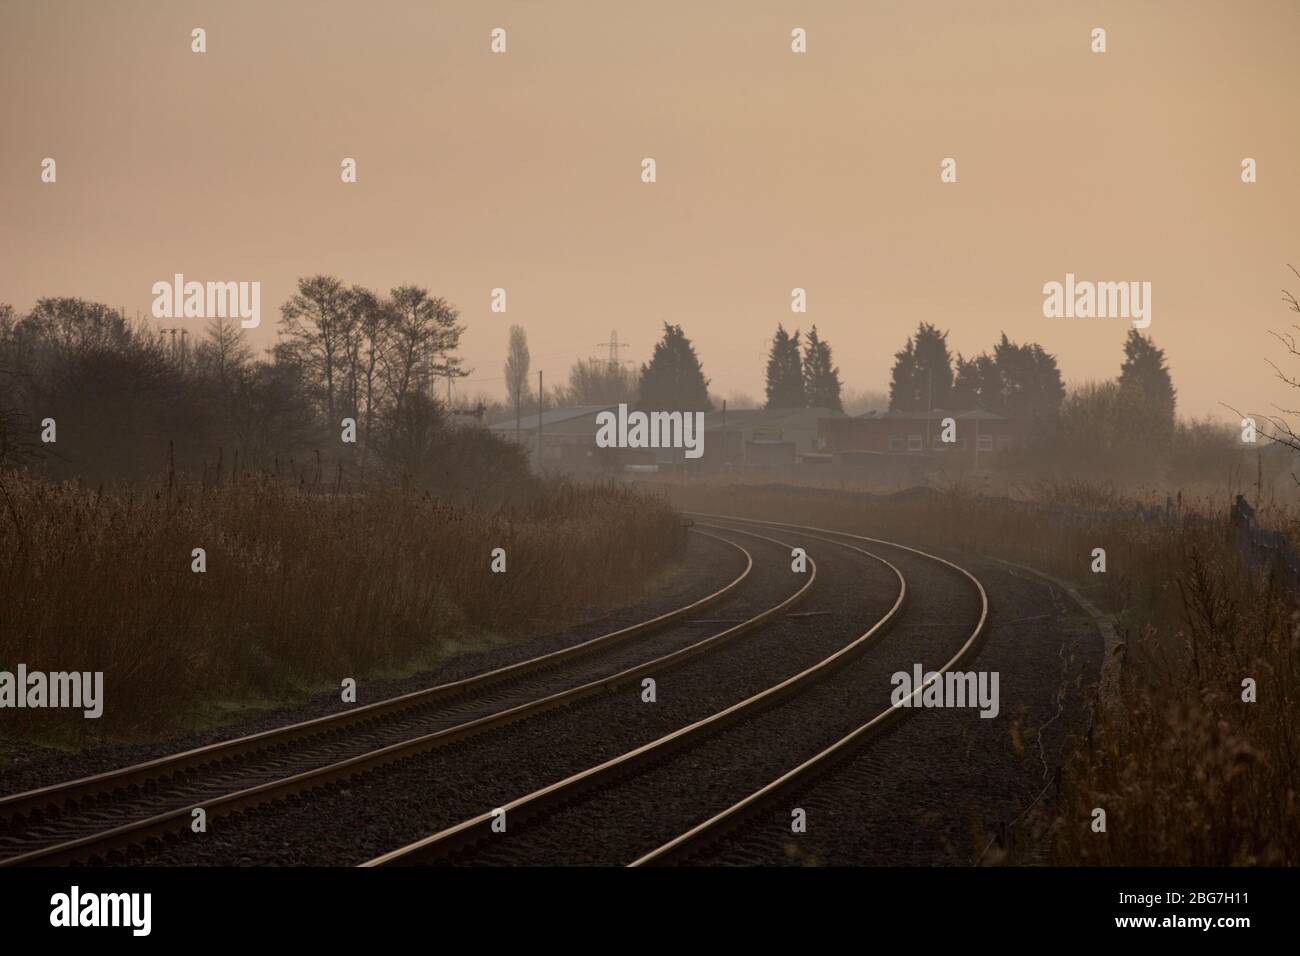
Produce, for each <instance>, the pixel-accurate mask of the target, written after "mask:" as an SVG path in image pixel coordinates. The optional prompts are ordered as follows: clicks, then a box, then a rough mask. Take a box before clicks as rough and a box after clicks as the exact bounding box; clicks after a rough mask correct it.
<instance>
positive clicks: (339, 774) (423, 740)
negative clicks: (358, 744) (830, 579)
mask: <svg viewBox="0 0 1300 956" xmlns="http://www.w3.org/2000/svg"><path fill="white" fill-rule="evenodd" d="M720 530H724V531H727V532H730V533H735V534H742V535H745V536H747V537H751V538H755V539H758V540H762V541H767V542H770V543H774V544H777V545H780V546H781V547H789V545H787V544H786V543H785V542H782V541H777V540H776V539H775V538H771V537H769V536H767V535H762V534H758V533H756V532H754V531H747V530H743V529H739V528H734V529H733V528H725V529H720ZM701 533H704V532H701ZM712 537H716V536H712ZM720 540H725V539H720ZM728 543H729V544H733V546H735V547H736V548H738V549H739V550H741V551H742V552H743V553H744V554H745V556H746V558H747V566H746V568H745V572H744V573H743V574H742V575H741V577H740V578H738V579H737V580H736V581H733V582H732V583H731V585H728V587H727V590H729V589H730V588H732V587H734V586H735V585H737V584H738V583H739V581H740V580H743V579H744V578H745V577H747V576H748V574H749V573H750V571H751V570H752V567H753V558H752V556H751V555H750V554H749V552H748V551H746V550H745V549H744V548H741V547H740V546H739V545H735V543H734V542H728ZM816 577H817V568H816V565H815V563H814V562H813V561H812V560H811V559H810V560H809V574H808V576H807V578H808V579H807V581H806V582H804V584H803V585H802V586H801V587H800V588H799V589H798V590H797V591H795V592H794V593H793V594H792V595H790V596H789V597H787V598H785V599H784V600H783V601H781V602H780V603H779V604H777V605H775V606H773V607H770V608H767V609H766V610H764V611H761V612H759V613H758V614H756V615H754V616H752V617H750V618H748V619H746V620H745V621H742V622H740V623H739V624H736V625H733V626H732V627H729V628H727V629H725V630H723V631H720V632H718V633H716V634H712V635H710V636H709V637H706V638H704V639H702V640H700V641H697V642H695V643H693V644H690V645H688V646H686V647H684V648H680V649H679V650H677V651H674V652H672V653H669V654H665V655H663V656H661V657H657V658H655V659H653V660H650V661H646V662H643V663H641V664H637V665H634V666H632V667H629V668H625V669H624V670H622V671H619V672H617V673H615V674H612V675H609V676H606V677H601V678H597V679H596V680H592V681H588V682H586V683H583V684H580V685H578V686H576V687H571V688H567V689H565V690H562V691H558V692H556V693H553V694H549V695H547V696H545V697H541V698H537V699H535V700H532V701H528V702H525V703H522V704H518V705H515V706H513V707H508V708H506V709H504V710H501V711H497V712H495V713H491V714H487V715H485V716H483V717H478V718H474V719H472V720H468V721H465V722H464V723H460V724H457V725H455V726H453V727H448V728H444V729H442V730H438V731H435V732H432V733H429V734H423V735H421V736H418V737H414V738H412V739H410V740H405V741H400V742H398V743H394V744H389V745H387V746H384V747H380V748H377V749H375V750H372V751H368V752H367V753H364V754H359V755H356V756H354V757H350V758H347V759H345V760H341V761H336V762H334V763H331V764H327V765H325V766H322V767H317V768H314V769H312V770H308V771H303V772H299V773H296V774H291V775H289V776H286V777H283V778H281V779H279V780H274V781H269V782H267V783H263V784H259V785H257V786H254V787H248V788H245V789H241V790H236V791H232V792H230V793H226V794H222V795H220V796H218V797H214V798H211V799H209V800H205V801H201V802H198V803H191V804H188V805H186V806H183V807H177V808H175V809H173V810H169V811H165V812H163V813H159V814H155V815H153V816H150V817H147V818H144V819H141V820H135V821H131V822H129V823H125V824H122V825H120V826H117V827H113V828H110V829H108V830H104V831H101V832H98V833H94V834H90V835H87V836H84V837H79V838H76V839H73V840H68V841H63V842H60V843H55V844H51V845H50V846H47V847H42V848H39V849H35V850H30V851H27V852H24V853H19V854H16V855H14V856H10V857H6V858H4V859H0V867H7V866H32V865H37V866H53V865H58V864H62V863H70V862H75V861H78V860H86V859H92V858H94V857H96V856H98V855H102V854H105V853H107V852H110V851H112V850H115V849H120V848H123V847H129V846H139V845H143V844H145V843H147V842H148V841H150V840H154V839H159V838H163V837H166V836H169V835H174V834H177V833H181V832H184V831H185V830H187V829H188V828H189V825H190V822H191V820H192V819H193V814H194V811H195V810H203V811H204V813H205V814H206V817H207V819H208V820H209V821H210V820H212V819H214V818H218V817H221V816H224V815H228V814H230V813H234V812H237V811H239V810H243V809H247V808H251V807H256V806H259V805H262V804H266V803H271V802H276V801H279V800H283V799H285V798H286V797H289V796H292V795H295V794H298V793H302V792H306V791H310V790H314V789H317V788H319V787H321V786H325V785H328V784H330V783H334V782H337V781H339V780H345V779H348V778H350V777H353V776H356V775H357V774H359V773H363V772H368V771H370V770H373V769H375V768H377V767H380V766H382V765H384V764H387V763H391V762H393V761H396V760H403V759H407V758H409V757H411V756H414V755H416V754H419V753H423V752H426V751H428V750H432V749H435V748H437V747H440V746H444V745H447V744H450V743H454V742H459V741H462V740H465V739H467V738H469V737H470V736H473V735H475V734H478V733H481V732H483V731H485V730H489V729H494V728H499V727H504V726H507V725H509V724H511V723H514V722H516V721H519V720H523V719H527V718H531V717H534V716H537V715H538V714H541V713H544V712H546V711H549V710H552V709H555V708H557V707H561V706H567V705H570V704H573V703H576V702H577V701H579V700H581V699H583V698H585V697H588V696H591V695H593V694H596V693H599V692H602V691H609V690H612V689H614V688H616V687H618V686H620V685H622V684H625V683H627V682H628V681H631V680H635V679H636V678H638V677H641V676H642V675H644V674H649V673H652V672H655V671H659V670H661V669H664V668H667V667H671V666H676V665H677V664H680V663H682V662H684V661H685V660H688V659H690V658H692V657H694V656H696V655H698V654H702V653H705V652H707V651H710V650H712V649H714V648H715V647H717V646H719V645H721V644H722V643H723V642H725V641H727V640H730V639H731V638H734V637H737V636H739V635H741V634H744V633H747V632H749V631H751V630H753V629H754V628H756V627H759V626H761V625H762V624H764V623H766V622H767V621H768V620H770V619H771V618H773V617H775V616H776V615H778V614H780V613H782V612H783V611H785V610H786V609H788V608H789V607H791V606H793V605H794V604H796V603H798V602H799V601H801V600H802V599H803V598H804V597H805V596H806V595H807V593H808V591H809V590H810V589H811V587H812V586H813V583H814V582H815V581H816ZM713 597H714V596H713V595H710V596H709V598H713ZM709 598H706V599H704V600H705V601H707V602H708V603H712V601H711V600H709ZM702 606H704V605H702V604H701V602H700V601H697V602H695V603H694V604H691V605H688V608H689V609H690V611H698V610H700V609H701V607H702ZM679 612H681V613H679ZM684 613H686V609H679V610H678V611H675V612H670V614H671V617H672V619H673V620H676V619H677V618H679V617H681V616H683V614H684ZM667 617H669V615H662V616H660V617H659V618H655V619H653V623H655V624H656V626H658V625H662V624H664V623H667V621H665V618H667ZM650 623H652V622H645V624H643V625H635V626H634V627H635V628H642V630H641V631H638V633H644V630H645V629H646V625H648V624H650ZM631 630H633V628H627V629H624V631H620V632H615V633H616V634H619V635H621V636H624V637H626V636H629V635H628V634H627V633H626V632H627V631H631ZM610 636H611V635H605V637H610ZM603 639H604V638H597V639H596V640H603ZM591 643H592V642H587V645H578V646H590V644H591ZM567 650H569V649H566V651H567ZM561 653H563V652H561ZM548 658H549V659H554V657H553V655H544V658H539V659H538V660H540V659H548ZM525 663H526V662H525ZM511 666H512V667H514V666H517V665H511ZM505 670H507V668H501V669H499V670H497V671H490V672H488V673H487V674H484V675H480V678H483V677H487V676H489V675H496V674H500V673H501V672H503V671H505ZM476 679H477V678H467V680H471V681H473V680H476ZM463 683H464V682H457V684H463ZM443 686H454V685H443ZM438 689H439V688H432V689H431V690H438ZM417 693H426V692H417ZM398 699H400V698H398ZM372 706H375V705H372ZM331 716H337V715H331ZM318 720H319V718H318ZM307 723H308V724H310V723H315V722H314V721H310V722H307ZM293 726H294V727H298V726H302V725H293ZM255 736H257V735H255ZM140 766H145V765H140ZM128 769H135V768H128ZM91 779H93V778H91ZM74 782H75V781H74ZM38 792H40V791H33V793H38ZM18 796H25V795H24V794H20V795H18Z"/></svg>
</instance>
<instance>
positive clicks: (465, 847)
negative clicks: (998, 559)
mask: <svg viewBox="0 0 1300 956" xmlns="http://www.w3.org/2000/svg"><path fill="white" fill-rule="evenodd" d="M699 517H700V518H703V519H706V520H710V521H728V522H733V523H756V524H761V525H764V526H767V527H779V528H783V529H786V530H798V531H799V532H800V534H801V535H802V536H803V537H805V538H810V539H813V540H819V541H823V542H826V543H830V544H836V545H838V546H840V547H842V548H846V549H848V550H851V551H854V552H857V553H858V554H860V555H864V556H866V557H868V558H870V559H873V560H875V561H879V562H881V563H882V564H884V565H885V566H887V567H888V568H889V569H890V570H891V571H892V572H893V573H894V574H895V575H896V576H897V579H898V582H899V592H898V597H897V599H896V601H895V602H894V605H893V607H891V608H890V609H889V611H887V612H886V613H885V615H884V616H882V617H881V618H880V619H879V620H877V621H876V622H874V623H873V624H872V625H871V626H870V627H869V628H868V629H867V630H866V631H865V632H863V633H862V634H861V635H860V636H858V637H857V638H856V639H854V640H852V641H850V642H849V643H848V644H846V645H844V646H843V647H841V648H839V649H838V650H836V651H835V652H833V653H832V654H830V655H828V656H827V657H825V658H823V659H822V660H821V661H819V662H817V663H815V664H813V665H812V666H810V667H807V668H805V669H804V670H802V671H800V672H799V673H797V674H795V675H793V676H791V677H789V678H787V679H785V680H783V681H781V682H780V683H778V684H775V685H772V686H770V687H768V688H767V689H765V690H763V691H760V692H758V693H756V694H753V695H751V696H750V697H747V698H746V699H744V700H742V701H740V702H738V703H736V704H733V705H732V706H730V707H727V708H725V709H723V710H720V711H718V712H717V713H715V714H713V715H711V716H709V717H706V718H704V719H702V720H699V721H696V722H694V723H692V724H690V725H688V726H686V727H683V728H681V729H679V730H676V731H674V732H672V733H669V734H666V735H664V736H662V737H660V738H658V739H656V740H654V741H652V742H650V743H648V744H644V745H642V746H640V747H637V748H634V749H632V750H629V751H627V752H625V753H623V754H622V755H620V756H618V757H615V758H613V759H611V760H607V761H605V762H603V763H601V764H599V765H597V766H594V767H591V768H588V769H586V770H584V771H581V772H579V773H576V774H573V775H571V776H569V777H566V778H565V779H563V780H560V781H558V782H556V783H553V784H551V785H549V786H546V787H543V788H540V789H538V790H535V791H533V792H531V793H528V794H526V795H524V796H522V797H518V798H516V799H514V800H511V801H509V802H507V803H505V804H503V805H501V806H500V807H496V808H493V809H491V810H488V811H485V812H483V813H480V814H478V815H477V816H474V817H472V818H469V819H467V820H464V821H462V822H461V823H458V824H456V825H455V826H452V827H449V828H446V829H444V830H442V831H439V832H437V833H434V834H432V835H430V836H428V837H425V838H424V839H422V840H419V841H416V842H414V843H410V844H408V845H406V846H403V847H400V848H398V849H396V850H393V851H390V852H388V853H385V854H383V855H382V856H379V857H376V858H374V859H372V860H370V861H368V862H367V863H365V864H363V866H370V867H379V866H394V865H417V864H427V863H433V862H439V861H445V860H456V858H457V857H458V856H459V855H463V854H466V853H472V852H473V851H474V849H475V848H477V847H480V846H483V845H485V844H489V843H490V841H492V840H494V839H496V840H500V835H499V832H498V831H494V829H493V825H494V823H495V824H497V825H498V826H499V825H501V824H502V823H504V824H505V827H506V829H507V830H509V828H510V827H513V826H514V825H516V824H517V823H518V821H519V820H521V819H522V820H524V821H528V820H529V819H535V818H543V817H545V816H547V815H548V814H550V813H551V812H552V811H554V810H556V809H557V808H560V807H563V806H565V805H566V804H570V803H573V802H575V801H577V800H580V799H581V798H582V797H583V795H585V794H587V793H589V792H590V791H593V790H599V789H600V788H602V787H614V786H617V785H619V784H620V782H621V781H623V780H625V779H626V778H627V777H629V776H631V775H634V774H636V773H638V772H639V771H640V770H641V769H642V768H647V769H648V768H650V767H651V766H652V765H653V764H654V763H656V762H657V761H659V760H661V759H663V758H665V757H666V756H667V755H669V754H671V753H673V752H674V751H677V750H679V749H681V748H684V747H689V746H691V745H692V744H693V743H695V742H696V741H698V740H701V739H703V738H705V737H707V736H709V735H711V734H714V733H716V732H718V731H720V730H722V729H723V728H724V727H727V726H728V725H730V724H733V723H736V722H741V721H744V720H745V719H747V718H749V717H750V716H751V715H754V714H757V713H760V712H762V711H764V710H766V709H769V708H771V707H772V706H773V705H775V704H777V703H779V702H780V701H782V700H783V699H784V698H787V697H789V696H791V695H793V694H796V693H798V692H799V691H801V690H803V689H805V688H807V687H809V686H811V685H813V684H815V683H817V682H818V681H821V680H823V679H825V678H827V677H828V676H829V675H830V674H832V673H833V672H834V671H836V670H837V669H839V668H841V667H842V666H843V665H844V664H846V663H847V662H848V661H849V660H850V659H851V658H853V657H855V656H857V655H858V654H859V653H860V652H861V651H862V650H864V649H865V648H866V647H867V646H868V645H870V644H871V643H872V642H873V641H874V640H875V639H877V638H878V637H879V636H881V634H883V633H884V632H885V631H886V630H887V629H888V627H889V626H890V624H891V623H892V622H893V621H894V620H895V618H896V617H897V616H898V614H899V613H900V611H901V609H902V608H903V606H904V603H905V601H906V599H907V582H906V579H905V578H904V576H903V574H902V572H901V571H899V569H898V568H897V567H896V566H895V565H893V564H892V563H891V562H889V561H886V560H885V559H884V558H881V557H880V556H879V555H876V554H873V553H871V552H868V551H865V550H863V549H862V548H859V547H857V546H856V545H852V544H848V543H846V542H844V541H842V540H836V539H834V538H827V537H824V536H823V535H824V534H835V535H838V536H839V537H841V538H843V537H849V538H854V539H855V540H859V541H867V542H872V543H875V544H877V545H885V546H888V547H891V548H897V549H900V550H902V551H904V552H907V553H910V554H911V555H914V556H918V557H921V558H925V559H927V560H930V561H934V562H937V563H938V564H940V565H942V566H944V567H946V568H948V569H950V570H952V571H955V572H957V573H958V574H960V575H962V576H963V577H964V578H965V580H966V581H967V582H968V583H969V584H970V585H971V586H972V587H973V588H974V590H975V592H976V594H977V595H978V600H979V615H978V619H977V620H976V622H975V624H974V626H973V628H972V630H971V631H970V633H969V635H968V636H967V637H966V639H965V641H964V642H963V643H962V645H961V647H960V648H959V649H958V651H957V652H956V654H954V655H953V656H952V658H951V659H950V660H949V661H948V663H947V664H946V665H945V666H944V670H945V671H946V670H947V669H949V668H951V667H953V666H955V665H956V664H957V663H959V662H962V661H965V660H967V659H969V657H970V656H972V655H973V653H974V652H975V650H976V648H977V646H978V643H979V640H980V638H981V636H982V635H983V633H984V630H985V627H986V625H987V622H988V612H989V603H988V595H987V593H986V592H985V590H984V587H983V585H982V584H981V583H980V582H979V580H978V579H977V578H975V576H974V575H972V574H970V572H969V571H966V570H965V569H963V568H960V567H959V566H957V565H955V564H953V563H952V562H950V561H947V560H946V559H944V558H941V557H938V556H936V555H932V554H929V553H927V552H924V551H920V550H918V549H915V548H910V547H908V546H906V545H899V544H897V543H894V542H888V541H883V540H881V539H872V538H864V537H862V536H857V535H847V534H845V533H842V532H833V531H829V530H828V529H821V528H808V527H806V526H799V525H789V524H780V523H778V522H748V519H735V518H732V517H731V516H725V515H700V516H699ZM812 532H818V533H812ZM940 673H942V671H941V672H940ZM923 689H924V685H923V686H922V687H921V688H918V689H917V690H916V691H915V693H916V694H919V693H920V692H921V691H922V690H923ZM906 712H907V711H897V710H896V709H895V708H890V709H889V710H888V711H886V712H885V713H884V714H881V715H877V717H875V718H873V719H872V721H869V722H868V725H865V726H863V727H859V728H858V729H857V730H855V731H854V732H853V733H852V734H850V735H849V736H848V737H847V738H843V739H841V740H840V741H838V742H837V743H836V744H835V745H834V746H833V747H832V748H829V749H830V750H831V751H832V753H830V754H827V753H825V752H821V753H818V754H817V755H816V756H815V757H813V758H811V759H810V760H807V761H804V763H803V764H801V765H800V766H798V767H796V768H795V769H794V770H792V771H790V772H789V773H788V774H785V775H783V776H782V777H781V778H778V780H776V781H773V783H772V784H770V785H769V786H768V787H764V788H762V789H761V791H760V792H758V793H754V794H750V795H749V796H747V797H745V798H744V799H742V800H741V801H739V802H738V804H735V805H733V806H731V807H729V808H728V809H727V810H725V811H723V813H721V814H717V815H715V817H712V818H710V819H708V820H706V821H705V822H704V823H702V824H700V825H699V826H697V827H696V828H694V829H692V830H691V831H689V832H687V833H684V834H682V835H681V836H680V837H678V838H676V839H674V840H672V841H670V842H669V843H668V844H665V845H663V846H660V847H659V848H657V849H655V850H652V851H651V852H650V853H648V854H645V855H643V856H641V857H639V858H637V859H636V860H635V861H634V863H636V864H645V863H654V862H667V861H668V860H670V859H671V858H674V856H675V855H677V854H680V853H683V852H686V851H688V850H689V848H691V847H693V846H694V845H695V844H696V841H698V840H703V839H706V838H709V837H711V836H712V835H713V834H715V833H716V832H717V831H718V830H719V828H721V827H722V826H723V825H724V823H725V822H726V821H728V820H731V819H733V818H736V817H738V816H739V815H740V814H742V813H743V812H744V811H745V810H746V809H747V808H749V807H750V806H752V805H754V804H756V803H757V802H760V801H762V800H765V799H767V798H768V797H769V796H770V795H771V794H772V793H775V792H776V791H778V790H780V789H781V788H782V787H783V786H784V785H785V784H786V782H787V780H786V778H791V779H794V778H797V777H800V776H802V775H804V774H807V773H810V772H812V770H813V769H814V768H815V767H818V766H821V765H822V764H824V763H825V762H826V761H829V760H830V759H832V758H833V756H834V754H835V753H838V752H842V751H844V750H847V749H849V748H851V747H853V746H854V745H855V744H856V743H857V742H859V741H860V740H862V739H864V738H865V737H866V736H868V735H870V734H871V733H873V732H874V731H875V730H877V729H879V728H880V727H882V726H884V725H885V724H886V723H888V722H889V721H890V720H892V719H895V717H896V716H899V715H901V714H902V713H906ZM553 842H555V841H553ZM495 846H499V847H504V846H506V844H505V843H503V842H499V843H497V844H495ZM503 852H508V851H504V850H503ZM534 861H535V860H534Z"/></svg>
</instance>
